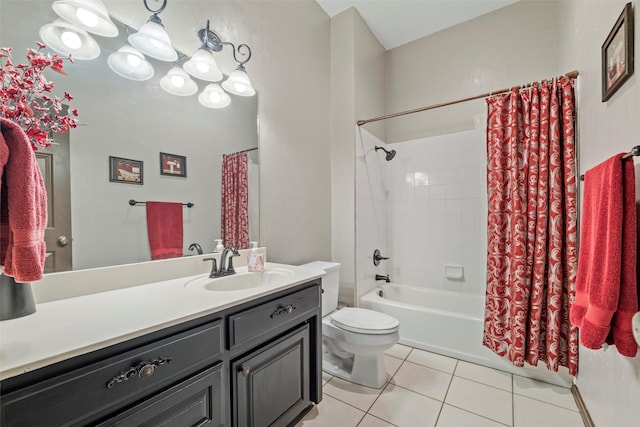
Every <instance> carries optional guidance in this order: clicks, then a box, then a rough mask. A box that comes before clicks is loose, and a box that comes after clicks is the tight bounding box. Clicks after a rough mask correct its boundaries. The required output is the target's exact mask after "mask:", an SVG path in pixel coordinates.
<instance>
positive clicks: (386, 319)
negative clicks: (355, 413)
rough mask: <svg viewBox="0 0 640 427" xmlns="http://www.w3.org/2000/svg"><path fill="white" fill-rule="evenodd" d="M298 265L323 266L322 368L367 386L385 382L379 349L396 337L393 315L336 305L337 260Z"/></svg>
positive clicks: (395, 323)
mask: <svg viewBox="0 0 640 427" xmlns="http://www.w3.org/2000/svg"><path fill="white" fill-rule="evenodd" d="M302 267H309V268H315V269H319V270H324V271H325V272H326V274H325V275H324V276H323V277H322V370H323V371H325V372H327V373H328V374H331V375H335V376H336V377H338V378H342V379H345V380H347V381H350V382H353V383H356V384H361V385H364V386H367V387H374V388H380V387H382V386H383V385H384V384H385V382H386V371H385V369H384V359H383V357H382V352H384V351H385V350H387V349H389V348H391V347H393V345H394V344H396V343H397V342H398V339H399V337H400V335H399V333H398V329H399V326H400V322H398V320H397V319H395V318H393V317H391V316H389V315H387V314H384V313H380V312H377V311H373V310H367V309H364V308H351V307H345V308H342V309H338V289H339V285H340V264H339V263H335V262H325V261H314V262H311V263H308V264H304V265H302Z"/></svg>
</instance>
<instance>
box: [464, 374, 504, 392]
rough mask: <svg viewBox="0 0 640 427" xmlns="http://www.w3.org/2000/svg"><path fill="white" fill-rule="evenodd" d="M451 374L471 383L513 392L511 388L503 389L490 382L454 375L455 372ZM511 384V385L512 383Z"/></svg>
mask: <svg viewBox="0 0 640 427" xmlns="http://www.w3.org/2000/svg"><path fill="white" fill-rule="evenodd" d="M453 376H454V377H457V378H460V379H462V380H466V381H471V382H472V383H476V384H480V385H486V386H487V387H491V388H495V389H496V390H500V391H504V392H505V393H511V394H513V390H505V389H503V388H500V387H496V386H494V385H491V384H487V383H483V382H482V381H478V380H474V379H472V378H467V377H461V376H459V375H455V374H454V375H453ZM511 386H512V387H513V384H512V385H511Z"/></svg>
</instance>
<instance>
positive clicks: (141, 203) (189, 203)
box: [129, 199, 195, 208]
mask: <svg viewBox="0 0 640 427" xmlns="http://www.w3.org/2000/svg"><path fill="white" fill-rule="evenodd" d="M129 204H130V205H131V206H135V205H146V204H147V202H137V201H135V200H133V199H130V200H129ZM182 206H186V207H188V208H191V207H193V206H195V205H194V204H193V203H191V202H187V203H183V204H182Z"/></svg>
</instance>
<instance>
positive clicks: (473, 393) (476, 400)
mask: <svg viewBox="0 0 640 427" xmlns="http://www.w3.org/2000/svg"><path fill="white" fill-rule="evenodd" d="M512 396H513V395H512V393H509V392H506V391H504V390H500V389H497V388H495V387H491V386H488V385H485V384H480V383H477V382H474V381H470V380H466V379H464V378H459V377H455V376H454V377H453V380H452V381H451V386H450V387H449V391H448V393H447V397H446V399H445V403H448V404H450V405H452V406H455V407H458V408H460V409H464V410H466V411H469V412H473V413H475V414H478V415H481V416H483V417H486V418H490V419H492V420H494V421H498V422H500V423H502V424H507V425H511V423H512V420H513V411H512V406H513V405H512Z"/></svg>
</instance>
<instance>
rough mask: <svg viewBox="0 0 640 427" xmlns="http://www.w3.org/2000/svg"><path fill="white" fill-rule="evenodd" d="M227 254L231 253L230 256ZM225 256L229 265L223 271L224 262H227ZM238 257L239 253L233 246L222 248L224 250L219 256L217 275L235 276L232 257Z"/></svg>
mask: <svg viewBox="0 0 640 427" xmlns="http://www.w3.org/2000/svg"><path fill="white" fill-rule="evenodd" d="M229 252H231V255H229ZM227 255H229V265H228V266H227V268H226V269H225V268H224V265H225V261H226V260H227ZM239 255H240V252H238V250H237V249H236V248H234V247H233V246H227V247H226V248H224V250H223V251H222V255H220V269H219V270H218V274H219V275H220V276H228V275H230V274H236V270H234V269H233V257H234V256H239Z"/></svg>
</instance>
